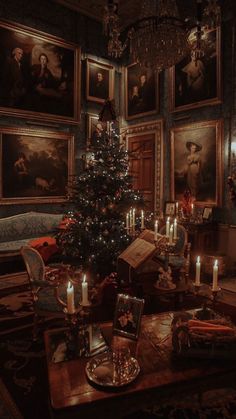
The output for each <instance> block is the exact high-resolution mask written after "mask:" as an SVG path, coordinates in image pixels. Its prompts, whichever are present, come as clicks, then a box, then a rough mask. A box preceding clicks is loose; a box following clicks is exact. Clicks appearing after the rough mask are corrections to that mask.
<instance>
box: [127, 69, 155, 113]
mask: <svg viewBox="0 0 236 419" xmlns="http://www.w3.org/2000/svg"><path fill="white" fill-rule="evenodd" d="M158 89H159V85H158V76H157V75H156V74H155V71H154V70H153V69H151V68H145V69H143V68H142V67H141V66H140V64H137V63H135V64H131V65H129V66H128V67H126V69H125V110H126V119H133V118H139V117H140V116H146V115H150V114H153V113H156V112H158V95H159V92H158Z"/></svg>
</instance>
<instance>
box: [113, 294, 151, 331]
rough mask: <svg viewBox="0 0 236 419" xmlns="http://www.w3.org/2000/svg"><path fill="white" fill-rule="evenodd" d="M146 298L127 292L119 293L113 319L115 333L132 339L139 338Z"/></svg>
mask: <svg viewBox="0 0 236 419" xmlns="http://www.w3.org/2000/svg"><path fill="white" fill-rule="evenodd" d="M143 306H144V300H143V299H141V298H136V297H131V296H129V295H125V294H118V296H117V301H116V308H115V316H114V321H113V333H114V334H118V335H121V336H125V337H128V338H131V339H138V335H139V330H140V325H141V318H142V313H143Z"/></svg>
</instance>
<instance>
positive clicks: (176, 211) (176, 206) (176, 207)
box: [175, 201, 179, 216]
mask: <svg viewBox="0 0 236 419" xmlns="http://www.w3.org/2000/svg"><path fill="white" fill-rule="evenodd" d="M178 212H179V203H178V201H177V202H176V204H175V213H176V216H177V215H178Z"/></svg>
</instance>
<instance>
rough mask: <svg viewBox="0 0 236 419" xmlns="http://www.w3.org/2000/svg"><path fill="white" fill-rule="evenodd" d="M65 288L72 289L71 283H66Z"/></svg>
mask: <svg viewBox="0 0 236 419" xmlns="http://www.w3.org/2000/svg"><path fill="white" fill-rule="evenodd" d="M67 288H68V289H70V288H72V283H71V282H70V281H69V282H68V286H67Z"/></svg>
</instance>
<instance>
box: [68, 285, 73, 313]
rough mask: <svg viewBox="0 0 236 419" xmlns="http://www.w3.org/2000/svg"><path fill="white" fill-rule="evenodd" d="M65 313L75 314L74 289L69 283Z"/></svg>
mask: <svg viewBox="0 0 236 419" xmlns="http://www.w3.org/2000/svg"><path fill="white" fill-rule="evenodd" d="M67 311H68V313H69V314H73V313H74V312H75V301H74V287H73V285H72V284H71V282H70V281H69V282H68V286H67Z"/></svg>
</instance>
